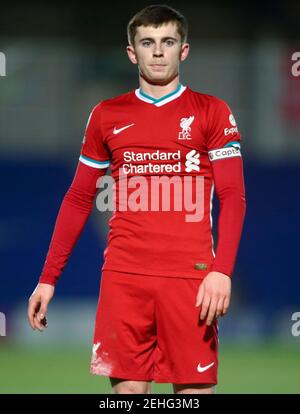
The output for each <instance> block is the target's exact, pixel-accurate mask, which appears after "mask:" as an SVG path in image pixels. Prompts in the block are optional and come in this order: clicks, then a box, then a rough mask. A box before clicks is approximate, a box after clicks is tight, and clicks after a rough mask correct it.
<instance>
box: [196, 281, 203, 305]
mask: <svg viewBox="0 0 300 414" xmlns="http://www.w3.org/2000/svg"><path fill="white" fill-rule="evenodd" d="M203 297H204V286H203V284H201V285H200V288H199V291H198V295H197V299H196V307H197V306H200V305H201V303H202V300H203Z"/></svg>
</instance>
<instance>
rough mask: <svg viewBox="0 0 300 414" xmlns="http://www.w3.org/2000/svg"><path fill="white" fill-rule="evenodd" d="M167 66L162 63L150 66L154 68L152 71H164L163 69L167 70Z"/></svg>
mask: <svg viewBox="0 0 300 414" xmlns="http://www.w3.org/2000/svg"><path fill="white" fill-rule="evenodd" d="M166 66H167V65H163V64H160V63H155V64H153V65H150V67H151V68H152V69H155V70H160V69H163V68H165V67H166Z"/></svg>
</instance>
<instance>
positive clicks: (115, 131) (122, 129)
mask: <svg viewBox="0 0 300 414" xmlns="http://www.w3.org/2000/svg"><path fill="white" fill-rule="evenodd" d="M133 125H134V124H130V125H126V126H124V127H123V128H119V129H117V128H116V127H114V130H113V134H114V135H116V134H119V133H120V132H122V131H124V129H127V128H129V127H131V126H133Z"/></svg>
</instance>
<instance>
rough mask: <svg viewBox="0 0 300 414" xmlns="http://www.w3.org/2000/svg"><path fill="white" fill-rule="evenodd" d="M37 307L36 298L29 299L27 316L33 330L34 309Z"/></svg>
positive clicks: (34, 327)
mask: <svg viewBox="0 0 300 414" xmlns="http://www.w3.org/2000/svg"><path fill="white" fill-rule="evenodd" d="M38 308H39V302H38V301H37V300H36V299H30V300H29V305H28V311H27V316H28V320H29V324H30V326H31V328H32V329H34V330H35V329H36V326H35V320H34V318H35V315H36V309H38Z"/></svg>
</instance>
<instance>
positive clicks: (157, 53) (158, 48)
mask: <svg viewBox="0 0 300 414" xmlns="http://www.w3.org/2000/svg"><path fill="white" fill-rule="evenodd" d="M153 56H155V57H160V56H163V51H162V47H161V44H159V43H158V44H155V47H154V52H153Z"/></svg>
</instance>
